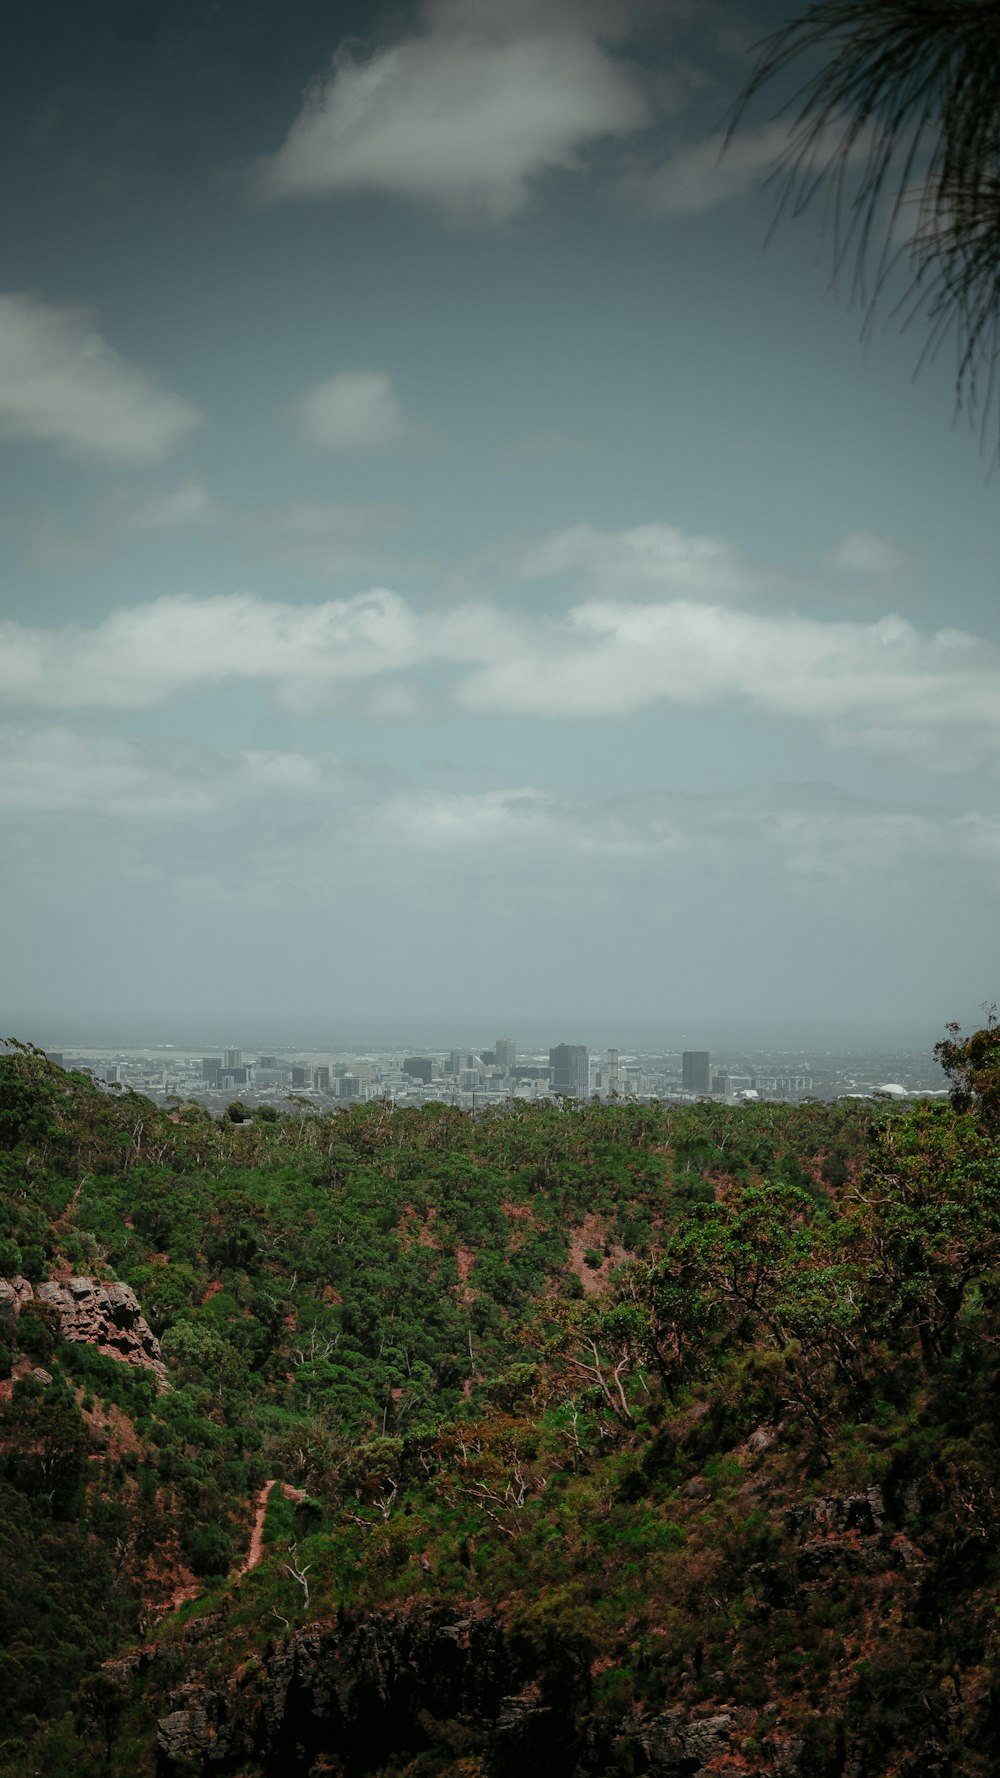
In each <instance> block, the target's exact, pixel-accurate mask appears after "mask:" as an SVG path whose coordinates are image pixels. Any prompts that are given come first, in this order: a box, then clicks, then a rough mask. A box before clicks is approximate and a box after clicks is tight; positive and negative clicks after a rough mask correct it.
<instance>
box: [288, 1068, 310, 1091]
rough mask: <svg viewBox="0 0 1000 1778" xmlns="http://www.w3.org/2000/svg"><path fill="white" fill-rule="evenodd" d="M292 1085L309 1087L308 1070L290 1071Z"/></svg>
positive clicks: (296, 1069) (294, 1069) (297, 1069)
mask: <svg viewBox="0 0 1000 1778" xmlns="http://www.w3.org/2000/svg"><path fill="white" fill-rule="evenodd" d="M292 1085H293V1087H307V1086H308V1085H309V1070H308V1068H293V1069H292Z"/></svg>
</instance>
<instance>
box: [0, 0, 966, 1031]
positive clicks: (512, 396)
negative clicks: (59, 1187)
mask: <svg viewBox="0 0 1000 1778" xmlns="http://www.w3.org/2000/svg"><path fill="white" fill-rule="evenodd" d="M784 10H785V9H784V7H783V6H781V5H773V4H771V3H770V0H758V3H757V4H753V3H748V4H746V5H739V4H732V3H729V0H726V3H723V4H717V5H713V4H711V3H709V4H702V3H700V0H691V3H690V4H684V3H683V0H679V3H678V4H676V5H672V6H671V5H664V4H662V3H657V4H652V3H650V4H649V5H643V4H642V3H641V0H637V3H636V4H630V3H629V0H592V3H591V0H426V3H425V4H423V5H400V6H386V7H379V6H373V5H370V4H362V3H360V0H358V3H353V4H337V3H336V0H326V3H323V4H321V3H320V0H282V3H281V4H280V5H279V4H278V3H277V0H213V4H211V5H208V4H206V0H159V3H158V4H156V3H154V0H150V3H149V4H148V5H126V4H121V3H111V4H109V3H107V0H88V4H87V5H83V6H82V5H80V4H79V0H37V3H36V4H35V5H33V6H31V7H20V8H17V9H11V13H10V17H9V18H8V19H7V20H6V21H5V51H4V56H3V59H2V65H0V132H2V136H3V143H4V164H5V167H6V170H7V177H6V179H5V180H4V182H3V191H2V194H0V242H2V248H0V254H2V261H3V265H2V273H0V293H2V294H0V476H2V507H0V552H2V557H3V582H2V584H3V588H4V594H3V613H2V616H3V623H2V630H0V697H2V700H3V736H2V750H0V819H2V823H3V837H2V842H0V880H2V885H3V900H4V918H3V933H4V940H3V943H4V953H5V955H4V959H3V970H2V974H3V982H4V987H3V1000H4V1015H5V1021H6V1025H7V1027H8V1028H9V1029H10V1030H11V1031H12V1032H13V1033H14V1034H16V1035H22V1036H26V1037H29V1038H33V1039H36V1040H38V1041H42V1042H46V1043H50V1044H52V1043H55V1042H57V1041H60V1040H62V1041H73V1040H75V1041H82V1040H83V1038H84V1037H85V1036H86V1035H87V1034H88V1033H90V1034H92V1035H93V1037H94V1040H95V1041H97V1039H98V1035H99V1034H109V1033H114V1032H120V1033H121V1035H122V1038H123V1040H124V1038H125V1036H126V1035H132V1036H133V1037H134V1039H135V1040H136V1041H140V1040H142V1041H149V1042H153V1041H157V1040H168V1039H171V1038H173V1037H175V1035H185V1036H187V1035H190V1036H191V1037H192V1039H194V1038H195V1037H196V1036H197V1034H198V1033H204V1035H205V1037H206V1038H207V1037H208V1036H209V1035H213V1036H214V1037H215V1040H216V1041H219V1040H221V1039H223V1038H224V1037H226V1036H229V1038H230V1040H231V1041H233V1042H238V1041H240V1037H241V1032H242V1033H244V1034H245V1035H246V1037H247V1038H248V1039H249V1038H250V1036H251V1035H258V1034H259V1035H264V1034H265V1033H266V1032H267V1031H268V1030H273V1032H274V1033H275V1036H276V1038H277V1037H280V1036H281V1035H282V1034H283V1033H287V1034H288V1036H289V1037H290V1038H291V1037H294V1036H295V1034H296V1033H299V1034H301V1036H302V1038H303V1040H304V1039H305V1037H306V1036H307V1035H310V1036H313V1037H316V1038H318V1039H320V1040H322V1041H330V1042H334V1041H337V1040H339V1039H343V1040H344V1041H348V1040H350V1039H352V1038H353V1037H354V1036H355V1035H358V1034H361V1033H363V1032H367V1033H371V1034H374V1033H375V1032H377V1031H378V1030H384V1031H385V1032H386V1033H388V1032H389V1031H400V1032H402V1031H404V1030H405V1031H407V1032H410V1033H412V1035H413V1037H414V1038H418V1037H420V1036H421V1035H423V1036H424V1038H425V1040H427V1041H430V1040H432V1039H433V1038H434V1037H435V1036H438V1037H439V1040H440V1041H445V1040H446V1036H447V1034H448V1033H449V1032H454V1034H455V1037H456V1040H458V1039H459V1037H460V1036H462V1035H463V1034H468V1035H469V1037H470V1039H471V1037H472V1036H473V1035H475V1034H476V1033H478V1034H479V1035H480V1037H481V1038H482V1039H483V1040H485V1039H486V1038H492V1036H494V1035H495V1034H496V1032H499V1031H500V1030H501V1029H503V1030H505V1031H506V1030H510V1031H511V1032H513V1034H514V1035H515V1036H518V1037H527V1036H528V1034H529V1033H530V1034H531V1035H533V1036H535V1035H537V1036H541V1035H543V1034H544V1033H548V1034H549V1035H550V1037H551V1040H552V1041H553V1042H556V1041H560V1040H566V1041H587V1040H588V1039H590V1040H593V1041H595V1042H596V1041H605V1042H606V1041H614V1040H615V1037H616V1036H617V1037H618V1039H619V1041H620V1042H621V1043H622V1044H623V1045H625V1044H627V1043H628V1042H629V1041H630V1039H632V1038H633V1037H637V1036H639V1035H641V1034H648V1035H650V1036H652V1035H654V1034H655V1035H658V1037H659V1038H660V1039H661V1040H662V1041H664V1042H678V1043H679V1042H681V1041H688V1042H693V1041H696V1040H697V1041H699V1042H706V1043H711V1042H713V1041H716V1042H719V1043H721V1042H722V1041H723V1040H724V1038H725V1036H726V1034H727V1033H730V1032H736V1031H739V1032H740V1033H742V1034H743V1035H744V1036H746V1037H747V1038H748V1039H749V1038H752V1036H753V1035H754V1033H758V1032H759V1034H760V1039H761V1041H762V1042H763V1041H771V1040H773V1039H775V1038H776V1037H778V1036H781V1035H786V1036H787V1037H788V1039H789V1041H791V1040H793V1039H794V1038H795V1036H796V1035H797V1034H799V1033H805V1032H810V1033H817V1032H821V1031H823V1030H825V1029H826V1030H829V1032H830V1033H831V1035H833V1034H836V1035H837V1036H838V1038H840V1037H842V1036H844V1035H849V1034H856V1036H857V1038H858V1040H859V1041H861V1040H864V1039H865V1038H866V1037H867V1036H869V1035H873V1034H882V1035H885V1036H886V1037H888V1036H889V1035H899V1036H900V1037H901V1038H902V1037H906V1038H912V1040H913V1041H915V1042H926V1043H927V1044H928V1045H929V1044H930V1043H932V1042H933V1041H934V1039H935V1038H936V1037H937V1036H939V1035H940V1034H941V1030H942V1027H943V1024H944V1022H945V1021H946V1020H947V1019H949V1018H958V1019H960V1020H963V1021H964V1022H966V1023H969V1022H972V1021H975V1020H977V1019H978V1017H979V1009H980V1006H981V1003H982V1002H983V1001H987V1000H990V999H991V998H993V997H994V996H995V995H996V993H997V972H996V962H995V959H996V930H997V917H998V912H1000V906H998V902H1000V897H998V889H1000V799H998V779H997V769H998V762H1000V647H998V641H1000V633H998V632H1000V603H998V589H997V561H998V550H997V544H998V526H997V506H998V497H1000V479H998V477H997V476H996V475H995V474H994V475H993V476H992V477H990V476H989V475H988V473H987V469H988V464H987V461H986V459H985V458H984V457H983V455H982V454H981V452H980V449H979V445H978V441H977V437H976V434H975V433H974V432H973V431H972V430H970V428H969V427H968V425H967V424H966V422H964V421H959V423H958V424H957V425H955V424H953V399H952V383H951V373H952V366H951V364H950V363H949V362H948V360H947V356H946V355H945V356H943V357H942V359H941V360H940V362H937V363H935V364H932V365H931V366H930V367H928V368H927V369H925V370H924V371H923V372H922V373H921V375H920V376H919V377H917V378H914V376H913V371H914V366H915V363H916V360H917V357H918V354H919V350H920V345H921V343H922V342H921V338H920V335H919V329H917V330H916V331H911V333H909V334H907V335H905V336H903V337H901V336H900V335H899V333H898V331H897V330H896V327H895V325H894V324H892V323H890V322H889V321H888V319H887V321H886V324H885V325H884V326H879V327H877V328H876V329H875V332H874V336H873V338H872V340H871V342H870V343H869V344H868V346H867V347H864V346H863V345H862V343H861V340H860V330H861V316H860V314H859V312H858V310H857V308H856V307H852V305H851V302H850V300H849V294H850V293H849V288H847V289H845V290H844V291H842V292H839V293H838V292H836V291H833V290H831V287H830V263H829V253H828V252H827V251H825V249H824V247H823V243H822V240H821V235H820V228H819V221H820V218H819V216H818V215H817V218H816V220H815V223H814V222H813V221H812V220H810V218H809V217H806V218H804V219H802V220H801V221H798V222H792V221H789V222H786V223H785V224H784V225H783V226H782V227H781V228H780V229H779V230H778V232H777V234H776V235H775V237H774V239H773V240H772V242H771V244H770V245H769V246H767V247H766V248H765V237H766V235H767V232H768V226H769V223H770V220H771V217H772V214H773V196H772V195H771V193H769V192H768V191H766V190H763V189H762V186H763V182H764V180H765V178H766V175H767V171H768V168H769V167H770V166H771V164H772V163H773V158H774V155H775V152H776V150H777V149H778V148H780V144H781V140H782V136H783V126H781V125H775V123H774V122H773V119H772V116H771V109H770V108H768V107H764V108H762V109H761V110H760V112H759V113H757V114H751V116H749V117H748V118H747V120H746V122H745V125H744V126H743V128H742V129H741V131H740V133H739V135H738V136H737V138H736V140H735V142H734V144H733V146H732V148H731V150H730V152H729V154H728V155H727V156H726V157H725V158H724V159H723V160H722V162H721V164H720V162H719V160H718V152H717V150H718V140H719V138H718V132H719V129H720V126H721V125H722V123H723V120H724V119H725V116H726V113H727V109H728V107H729V106H730V105H731V103H732V101H733V99H734V97H735V95H736V93H737V92H738V90H739V88H740V85H741V83H742V81H743V79H744V78H745V75H746V72H747V69H748V66H749V49H750V46H751V45H752V44H753V43H754V42H755V41H756V40H757V39H759V38H760V36H761V35H762V34H764V33H765V32H766V31H767V30H768V29H771V28H773V27H774V25H775V24H776V23H777V21H778V20H779V19H780V18H781V16H782V15H783V13H784ZM848 285H849V280H848Z"/></svg>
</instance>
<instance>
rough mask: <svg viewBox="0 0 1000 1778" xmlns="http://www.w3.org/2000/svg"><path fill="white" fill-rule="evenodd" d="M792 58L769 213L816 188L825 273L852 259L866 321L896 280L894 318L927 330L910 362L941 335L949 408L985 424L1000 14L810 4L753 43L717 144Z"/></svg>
mask: <svg viewBox="0 0 1000 1778" xmlns="http://www.w3.org/2000/svg"><path fill="white" fill-rule="evenodd" d="M803 67H805V78H804V79H803V80H802V82H801V84H800V85H799V86H798V88H797V89H796V90H795V91H794V94H793V96H792V97H791V98H790V99H789V100H787V101H786V102H785V103H784V104H783V105H782V107H781V112H780V115H784V116H787V117H788V118H789V135H788V144H787V147H786V149H785V151H784V153H783V155H782V156H781V158H780V161H779V166H778V169H777V172H776V179H777V182H778V189H779V193H780V196H779V206H778V211H779V215H781V214H787V213H791V214H793V215H798V214H800V213H801V211H802V210H803V209H804V208H805V207H806V206H807V205H809V204H810V203H811V202H812V201H813V200H814V198H815V197H816V196H817V195H818V194H819V193H821V192H822V193H823V194H824V195H825V196H826V198H827V201H828V205H829V214H830V217H831V218H832V233H833V253H834V264H835V268H837V269H842V268H843V266H844V265H845V263H850V262H851V261H853V266H854V277H855V280H856V289H857V291H858V293H859V294H860V295H861V297H862V300H863V302H864V303H865V305H866V308H867V313H868V319H869V321H870V320H871V318H872V315H873V313H874V308H875V304H876V303H877V301H878V298H879V296H880V295H882V294H883V292H885V291H886V290H887V288H891V289H892V290H893V291H896V290H897V288H901V290H902V294H901V295H898V294H897V295H894V296H893V297H891V298H890V300H891V301H892V303H893V307H894V310H895V312H896V313H897V314H898V315H899V316H900V317H901V319H902V320H903V321H904V323H905V322H907V321H909V320H912V319H913V318H915V317H916V316H917V315H921V316H922V317H923V319H924V321H925V323H926V324H927V327H928V338H927V342H926V345H925V347H924V351H923V353H922V356H921V362H923V361H924V360H925V359H926V358H927V357H928V356H930V355H932V354H933V353H934V352H935V351H936V350H937V349H938V348H939V347H940V346H941V344H942V343H943V342H944V341H945V340H946V339H947V338H949V337H951V338H952V339H953V341H954V346H955V352H956V394H957V399H958V403H959V405H960V406H961V405H963V404H964V405H965V406H966V407H967V409H968V411H969V412H970V414H973V415H975V414H977V413H978V414H979V416H980V420H981V424H982V427H983V431H984V434H985V432H986V430H987V428H988V427H989V425H990V416H991V413H992V412H993V411H994V407H995V402H994V398H995V397H996V395H997V393H998V384H997V377H996V372H997V364H998V357H1000V8H998V7H997V5H996V3H995V0H815V4H813V5H811V6H809V7H808V8H807V10H806V11H805V12H803V13H802V14H801V15H800V16H798V17H797V18H793V19H792V20H790V21H789V22H788V23H786V24H785V25H783V26H782V27H781V29H780V30H778V31H777V32H775V33H774V34H773V35H772V36H770V37H768V38H767V39H765V41H764V42H763V43H762V44H761V45H760V48H759V52H758V58H757V61H756V64H755V66H754V68H753V71H752V73H751V75H750V77H749V79H748V81H747V83H746V85H745V87H744V89H743V92H742V94H741V95H740V98H739V100H738V101H737V104H736V107H735V109H734V112H733V116H732V119H731V124H730V132H729V139H730V141H731V140H732V135H733V132H734V130H735V129H736V127H737V125H738V124H739V122H740V121H741V120H742V118H743V116H744V114H745V112H746V109H747V107H748V105H749V104H750V102H751V101H752V100H754V99H755V98H756V97H757V96H758V94H760V93H761V91H762V90H763V89H772V90H773V88H774V87H775V85H776V84H779V83H783V82H784V81H785V80H786V78H787V76H788V75H789V72H790V71H795V72H797V73H798V72H801V71H802V70H803ZM897 272H901V273H902V274H904V278H903V282H902V285H901V286H897V280H896V278H895V276H894V274H895V273H897ZM890 280H891V285H890Z"/></svg>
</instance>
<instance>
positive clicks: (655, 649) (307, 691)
mask: <svg viewBox="0 0 1000 1778" xmlns="http://www.w3.org/2000/svg"><path fill="white" fill-rule="evenodd" d="M303 516H305V517H306V518H308V513H306V514H305V515H300V517H303ZM313 517H314V518H315V519H316V523H317V525H318V527H319V530H320V533H321V534H322V532H323V529H324V524H325V519H324V514H323V511H320V512H319V513H318V514H314V515H313ZM307 528H308V527H307ZM519 567H520V572H521V573H522V574H525V573H528V572H530V573H531V574H532V575H533V576H535V577H536V578H538V577H543V578H544V577H545V576H546V575H549V576H555V575H568V576H572V577H573V580H572V584H573V586H574V588H575V590H576V593H577V597H576V599H575V600H574V602H573V603H571V604H570V605H569V606H568V608H567V609H566V610H564V611H562V612H552V611H548V612H539V611H526V610H524V609H521V610H517V609H513V610H512V609H510V608H509V607H507V608H504V607H502V606H500V605H498V604H495V603H491V602H490V601H488V600H483V599H480V600H474V601H468V600H466V601H464V602H459V603H455V604H452V605H451V606H442V605H440V604H434V605H432V606H431V607H430V608H428V609H426V610H424V611H419V610H417V609H416V608H415V607H414V606H413V605H412V604H411V603H409V602H408V601H407V600H405V599H403V598H402V597H401V596H400V595H399V594H397V593H395V592H391V591H389V590H387V589H385V588H379V587H376V588H374V589H373V590H372V591H370V592H367V593H363V594H359V595H357V596H356V597H354V598H348V599H330V600H326V601H322V602H317V603H313V604H305V603H302V604H293V603H290V602H282V601H279V600H268V599H262V598H257V597H255V596H253V595H250V594H219V595H214V596H211V597H207V598H194V597H190V596H175V597H172V596H166V597H163V598H160V599H156V600H152V601H149V602H148V603H146V604H142V605H135V606H132V607H126V608H122V609H119V610H117V611H113V612H111V613H110V614H109V615H108V616H107V617H106V618H105V619H104V620H103V622H102V623H100V624H98V625H97V626H96V627H94V628H92V629H82V628H75V627H70V626H67V627H65V628H63V629H51V630H47V629H42V628H39V627H31V626H29V625H26V624H19V623H16V622H13V621H10V620H8V621H7V622H5V623H0V694H3V695H5V696H6V697H7V699H8V701H9V702H10V703H11V705H12V706H20V707H22V708H29V707H35V708H39V709H48V710H70V709H87V708H90V709H100V708H105V709H142V708H146V707H149V706H152V705H155V704H159V703H163V702H165V701H167V700H169V699H170V698H172V697H175V696H177V695H180V694H184V693H190V692H194V691H197V690H198V689H199V688H202V689H208V688H211V687H214V686H218V685H220V684H224V683H226V682H230V683H235V682H243V683H256V684H258V685H260V686H261V687H262V688H270V689H271V691H272V693H273V695H274V696H275V697H276V698H277V700H278V701H279V703H280V704H282V705H283V706H284V707H285V708H287V709H289V710H293V711H297V712H302V713H310V712H311V713H314V714H321V713H322V712H323V711H324V710H327V709H329V708H331V707H337V706H339V707H341V708H347V709H352V710H354V711H355V712H356V713H357V714H359V715H362V716H365V717H367V718H368V719H370V720H376V721H412V720H415V719H417V718H419V717H421V716H422V715H423V714H425V713H426V712H428V711H429V710H430V709H431V708H433V707H436V708H438V709H440V708H441V707H442V704H443V705H444V707H446V708H447V707H449V706H450V707H451V708H452V709H454V708H455V706H456V705H457V706H458V707H459V708H460V709H463V710H465V711H466V712H468V713H469V714H483V715H487V714H488V715H491V716H509V717H520V716H537V717H545V718H549V719H552V720H560V719H569V720H577V721H586V720H590V719H594V718H605V719H609V720H615V719H627V718H629V717H630V716H632V715H634V714H635V713H637V712H640V711H642V710H646V709H649V708H652V707H654V706H655V705H657V704H667V705H674V706H678V707H682V708H700V709H707V708H719V707H724V708H727V709H729V710H732V711H740V710H743V711H748V712H758V713H761V714H764V715H766V716H768V717H770V718H776V719H787V720H791V721H795V722H798V723H808V724H811V725H813V726H814V727H817V728H819V730H820V731H821V733H822V734H823V735H824V736H825V737H826V739H827V740H828V741H829V742H830V743H832V744H833V745H835V746H838V747H854V748H858V747H860V748H864V749H866V750H868V751H869V752H870V753H872V754H873V755H877V756H882V757H891V758H895V759H901V760H904V761H906V762H907V763H908V764H911V765H914V766H918V767H921V768H933V769H948V770H963V769H966V768H970V767H972V768H979V767H989V768H994V767H998V766H1000V649H998V648H996V647H995V646H993V645H991V644H990V643H988V642H985V641H983V640H982V639H980V638H978V637H975V636H972V635H969V634H966V633H964V632H961V631H958V630H941V631H938V632H937V633H924V632H922V631H920V630H918V629H917V628H916V627H915V626H914V625H913V624H911V623H909V622H907V621H906V620H904V619H902V618H900V617H894V616H886V617H881V618H879V619H877V620H871V621H850V622H848V621H836V622H832V621H828V620H824V619H819V618H814V617H804V616H801V615H798V614H797V613H795V612H788V611H785V612H781V611H775V610H773V609H771V610H760V609H756V610H755V609H753V608H751V604H750V601H749V600H748V597H747V594H748V592H749V591H750V590H751V589H752V588H753V586H754V584H755V580H754V577H753V576H751V574H750V573H749V571H748V570H747V569H745V568H744V567H743V566H742V564H741V563H740V561H739V559H738V558H737V557H736V556H735V555H734V554H733V552H731V551H730V550H729V549H728V547H727V546H726V545H725V544H724V543H722V542H720V541H719V540H717V539H712V538H698V537H686V536H684V534H682V533H681V532H679V531H677V530H675V529H674V528H672V527H670V526H666V525H651V526H642V527H638V528H636V529H635V530H632V531H627V532H623V533H601V532H598V531H596V530H594V529H593V528H592V527H576V528H574V529H571V530H568V531H562V532H559V533H557V534H556V535H555V536H553V537H552V538H551V539H549V540H548V542H547V543H543V544H541V545H539V546H538V547H537V548H536V549H535V550H534V551H533V552H532V554H531V556H530V557H528V558H525V559H522V561H521V563H520V564H519ZM588 591H589V593H590V596H586V595H587V593H588ZM770 592H771V593H773V588H772V589H770ZM727 594H728V595H729V596H728V597H727ZM581 595H583V596H581ZM636 595H639V596H636ZM769 596H770V595H769Z"/></svg>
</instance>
